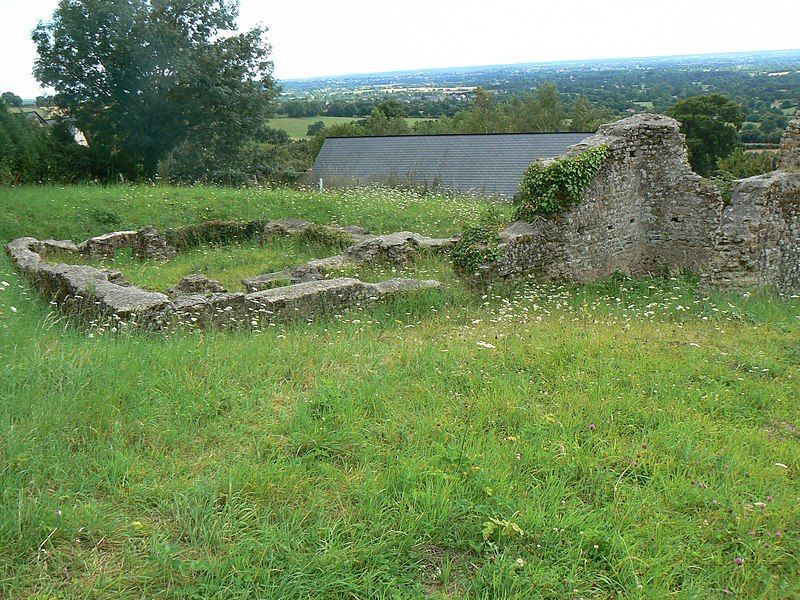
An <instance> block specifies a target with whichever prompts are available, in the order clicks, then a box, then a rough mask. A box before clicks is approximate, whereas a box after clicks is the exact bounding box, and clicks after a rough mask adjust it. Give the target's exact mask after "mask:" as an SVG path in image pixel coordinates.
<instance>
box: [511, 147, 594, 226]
mask: <svg viewBox="0 0 800 600" xmlns="http://www.w3.org/2000/svg"><path fill="white" fill-rule="evenodd" d="M607 154H608V147H607V146H606V145H604V144H601V145H599V146H594V147H592V148H588V149H586V150H584V151H583V152H581V153H580V154H578V155H576V156H565V157H562V158H557V159H554V160H551V161H537V162H535V163H533V164H532V165H531V166H530V167H528V169H527V170H526V171H525V174H524V175H523V176H522V181H521V182H520V184H519V192H518V193H517V196H516V198H515V203H516V205H517V209H516V212H515V215H514V216H515V218H516V219H520V220H523V221H532V220H533V219H535V218H536V216H537V215H550V214H553V213H556V212H560V211H563V210H566V209H567V208H569V207H570V206H572V205H573V204H575V203H577V202H579V201H580V200H581V199H582V198H583V194H584V192H585V191H586V189H587V188H588V187H589V185H590V184H591V183H592V181H594V178H595V176H596V175H597V173H598V172H599V171H600V167H602V166H603V161H604V160H605V158H606V155H607Z"/></svg>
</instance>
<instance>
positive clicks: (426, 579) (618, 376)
mask: <svg viewBox="0 0 800 600" xmlns="http://www.w3.org/2000/svg"><path fill="white" fill-rule="evenodd" d="M479 208H480V207H479V205H478V204H477V203H469V202H466V201H463V202H462V201H456V200H452V199H444V198H437V197H429V198H424V199H420V198H417V197H414V196H411V195H408V194H401V193H395V192H379V191H373V192H369V193H355V192H353V193H348V194H338V195H329V194H325V195H318V194H312V193H303V192H289V191H285V190H280V191H263V190H262V191H259V190H245V191H234V190H223V189H214V188H192V189H167V188H146V187H133V188H88V187H84V188H66V189H57V188H22V189H16V190H0V211H2V212H0V236H1V237H2V240H3V241H5V240H6V239H9V238H11V237H17V236H20V235H25V234H31V235H36V236H39V237H45V236H52V237H57V238H63V237H75V238H76V239H81V238H82V237H84V236H86V235H89V234H96V233H102V232H104V231H107V230H109V229H112V228H113V227H110V226H109V224H108V223H105V222H101V221H104V220H106V221H113V222H114V223H113V225H114V227H117V226H119V227H136V226H139V225H143V224H153V225H157V226H167V225H174V224H177V223H184V222H192V221H195V220H198V219H199V218H205V217H209V216H215V217H234V216H240V217H241V218H253V217H257V216H258V217H265V216H266V217H278V216H297V217H305V218H313V219H315V220H318V221H320V222H332V221H338V222H342V223H357V224H363V225H367V226H370V227H371V228H373V229H374V230H376V231H388V230H392V229H401V228H409V229H417V230H421V231H424V232H425V233H431V234H433V233H439V234H445V233H451V232H453V231H454V230H457V229H458V227H459V222H460V221H462V220H467V219H469V218H471V217H472V216H473V215H474V213H475V212H476V211H477V210H478V209H479ZM112 216H113V218H112ZM244 250H245V255H246V256H249V255H247V254H246V252H247V248H245V249H244ZM285 250H286V252H287V253H288V254H290V255H291V253H292V252H299V253H301V252H304V251H305V249H303V248H296V247H293V246H291V245H289V246H287V247H286V248H285ZM199 252H206V253H207V256H208V257H209V260H211V261H212V267H213V268H214V269H217V267H219V268H218V270H221V271H222V272H226V269H228V268H234V269H235V268H237V265H236V264H233V265H228V264H227V263H224V261H223V262H221V263H217V262H214V261H216V260H217V259H219V260H220V261H222V258H223V257H224V256H227V255H229V254H230V253H231V252H232V250H231V249H230V248H206V249H202V250H200V251H199ZM290 258H293V257H291V256H290ZM178 260H181V259H178ZM245 260H250V259H248V258H246V259H245ZM265 260H266V258H265ZM125 264H127V263H124V265H125ZM134 266H135V265H133V263H130V265H129V267H130V268H134ZM253 266H256V265H255V264H254V265H253ZM126 268H128V267H126ZM142 268H144V267H142ZM160 268H162V269H169V268H171V267H168V266H167V265H164V266H162V267H160ZM445 270H446V263H444V262H443V261H442V260H441V259H437V258H428V259H425V260H424V261H422V263H421V264H420V265H418V266H417V267H415V268H414V269H413V270H412V271H411V273H410V274H417V273H420V272H426V273H432V274H434V275H436V276H441V277H442V278H445V277H446V275H445ZM379 271H380V270H379V269H372V270H368V272H365V273H360V274H364V275H368V276H371V277H383V276H388V273H381V272H379ZM2 282H5V283H2ZM158 283H159V284H160V283H161V282H160V280H159V281H158ZM0 288H2V289H3V291H0V596H3V597H10V598H17V597H35V598H74V597H92V598H309V597H313V598H354V597H358V598H416V597H429V598H439V599H443V598H532V597H548V598H579V597H584V598H620V597H622V598H665V597H686V598H717V597H722V596H724V595H725V593H726V591H727V592H728V593H730V594H731V595H732V596H733V597H747V598H750V597H765V598H791V597H796V596H797V595H798V594H800V573H799V572H798V571H799V569H800V567H798V565H799V564H800V563H799V562H798V557H799V556H800V541H799V540H798V531H800V503H798V498H800V481H798V475H797V474H798V469H800V462H798V459H797V457H798V456H800V433H798V425H799V424H800V408H799V407H798V402H797V398H798V397H800V346H798V339H800V335H799V334H800V308H798V304H797V300H796V299H780V298H776V297H773V296H769V295H763V294H752V295H750V296H749V297H741V296H734V295H717V294H714V295H702V294H699V293H698V292H697V291H696V289H695V285H694V284H693V282H692V281H691V280H684V279H650V280H647V279H645V280H628V279H625V278H614V279H612V280H609V281H606V282H603V283H600V284H596V285H591V286H570V285H551V284H542V283H536V282H527V283H523V284H519V285H517V286H515V287H512V288H498V289H495V290H491V291H489V292H487V293H485V294H481V293H476V292H473V291H471V290H469V289H467V288H466V287H464V286H463V285H461V284H460V283H459V282H458V281H457V280H455V279H452V278H451V279H447V280H446V285H445V286H444V288H443V289H442V290H433V291H429V292H426V293H425V294H422V295H420V296H417V297H413V298H407V299H400V300H397V301H395V302H391V303H387V304H383V305H379V306H373V307H370V308H368V309H360V310H355V311H351V312H350V313H347V314H344V315H338V316H331V317H330V318H326V319H321V320H319V321H316V322H313V323H295V324H288V325H284V326H277V327H270V328H267V329H266V330H265V331H260V332H228V333H222V332H213V331H212V332H205V333H197V332H188V331H182V332H176V333H174V334H172V335H170V336H167V337H158V336H147V335H126V336H114V335H100V334H99V332H91V333H87V332H84V331H79V330H76V329H74V328H72V327H70V326H68V325H66V324H65V323H64V322H63V321H62V320H61V319H60V318H59V317H58V316H57V315H53V314H52V313H50V311H49V307H48V306H47V305H46V304H45V303H44V302H43V301H41V300H39V299H38V298H37V297H36V296H35V295H34V294H32V293H31V292H30V290H29V289H28V288H27V287H26V286H25V285H24V284H23V283H22V282H20V281H19V279H18V278H17V276H16V274H14V273H13V272H12V271H11V269H10V265H9V263H8V261H7V259H6V258H5V257H3V258H2V259H0ZM737 559H742V560H743V564H741V565H739V564H737Z"/></svg>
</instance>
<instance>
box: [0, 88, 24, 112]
mask: <svg viewBox="0 0 800 600" xmlns="http://www.w3.org/2000/svg"><path fill="white" fill-rule="evenodd" d="M0 98H2V99H3V102H5V103H6V104H8V105H9V106H14V107H16V108H18V107H20V106H22V98H20V97H19V96H17V95H16V94H14V93H12V92H3V93H2V94H0Z"/></svg>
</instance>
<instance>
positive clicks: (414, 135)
mask: <svg viewBox="0 0 800 600" xmlns="http://www.w3.org/2000/svg"><path fill="white" fill-rule="evenodd" d="M595 133H597V132H596V131H501V132H497V133H493V132H484V133H395V134H391V135H329V136H326V137H325V139H326V140H327V139H337V140H355V139H362V138H419V137H466V136H479V135H486V136H489V135H498V136H499V135H594V134H595Z"/></svg>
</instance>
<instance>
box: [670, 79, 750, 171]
mask: <svg viewBox="0 0 800 600" xmlns="http://www.w3.org/2000/svg"><path fill="white" fill-rule="evenodd" d="M667 114H668V115H669V116H670V117H672V118H673V119H677V120H678V121H680V122H681V131H682V132H683V134H684V135H685V136H686V144H687V146H688V147H689V162H690V163H691V165H692V169H694V171H695V172H696V173H698V174H700V175H704V176H705V175H711V174H712V173H713V172H714V171H716V169H717V162H718V161H719V159H721V158H724V157H726V156H728V155H729V154H730V153H731V152H733V150H734V149H735V148H736V146H737V145H738V143H739V129H740V128H741V126H742V123H743V122H744V111H743V110H742V107H741V105H739V104H737V103H736V102H734V101H733V100H731V99H730V98H728V97H726V96H723V95H721V94H708V95H702V96H691V97H689V98H686V99H684V100H681V101H680V102H678V103H677V104H675V105H674V106H673V107H672V108H670V109H669V110H668V111H667Z"/></svg>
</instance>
